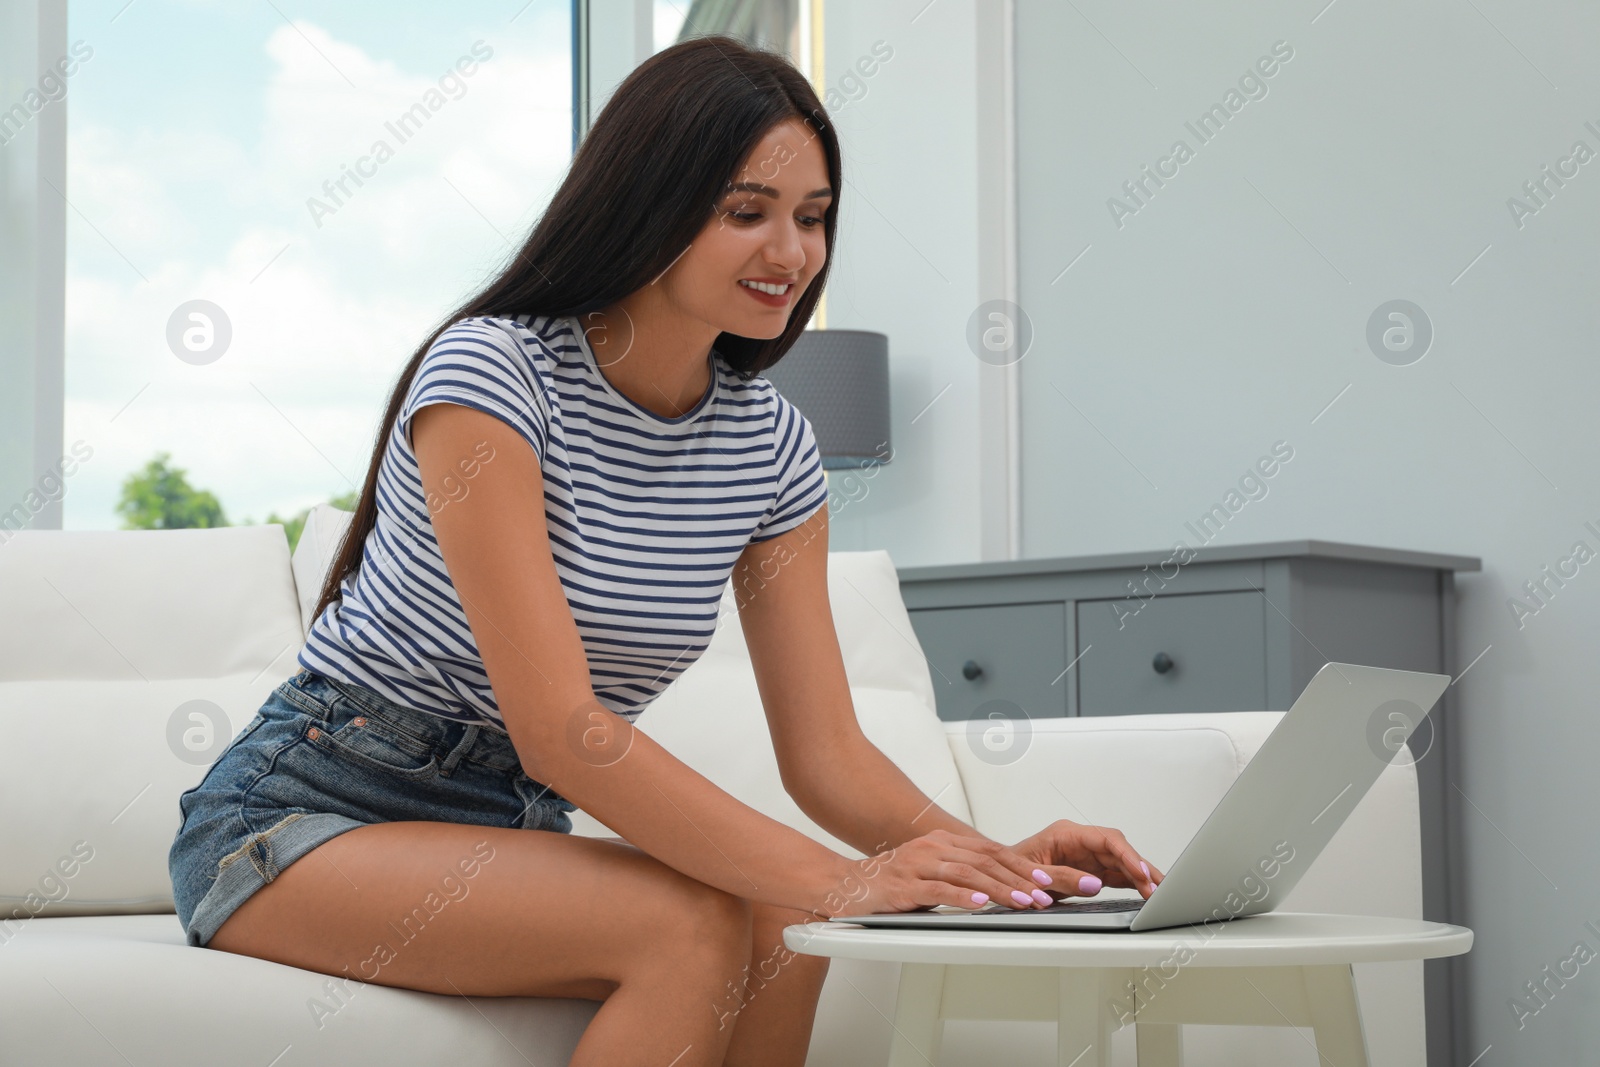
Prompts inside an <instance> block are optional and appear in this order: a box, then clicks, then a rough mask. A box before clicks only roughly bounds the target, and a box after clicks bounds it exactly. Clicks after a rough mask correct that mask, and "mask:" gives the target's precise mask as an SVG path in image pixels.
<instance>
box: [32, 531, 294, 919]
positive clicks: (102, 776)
mask: <svg viewBox="0 0 1600 1067" xmlns="http://www.w3.org/2000/svg"><path fill="white" fill-rule="evenodd" d="M275 532H278V531H275ZM278 536H279V537H280V538H281V537H282V533H281V532H278ZM3 554H4V553H0V555H3ZM292 670H293V664H292V662H289V661H287V660H286V661H285V663H284V664H283V665H282V666H280V667H279V668H276V669H271V670H268V669H258V670H256V671H254V672H252V673H250V674H237V675H229V676H227V677H224V678H189V679H177V680H175V679H163V678H155V679H152V680H150V681H148V682H141V681H133V682H126V681H110V680H104V679H76V680H48V681H20V682H18V681H10V682H0V734H3V736H4V737H5V739H6V743H5V744H4V745H0V811H4V812H5V813H6V817H5V818H4V819H0V859H3V862H0V923H5V924H6V925H9V924H10V921H11V920H15V919H21V918H25V917H27V916H32V915H45V916H49V915H84V914H116V913H133V912H154V911H167V912H170V911H172V910H173V900H172V881H171V878H170V876H169V874H168V872H167V853H168V850H169V849H170V848H171V846H172V839H173V838H174V837H175V836H176V834H177V832H178V823H179V812H178V794H180V793H182V792H183V791H184V790H186V789H188V788H190V787H191V786H194V785H197V784H199V782H200V780H201V778H203V777H204V776H205V773H206V771H207V770H209V769H210V766H211V764H212V762H213V761H214V760H215V759H216V757H217V756H218V755H219V754H220V753H221V752H222V749H223V748H224V747H226V746H227V744H228V742H229V741H231V740H232V739H233V738H234V737H235V736H237V735H238V733H239V732H240V731H241V730H243V729H244V727H245V726H246V725H247V724H249V722H250V721H251V720H252V719H253V718H254V717H255V714H256V711H257V710H258V709H259V708H260V707H261V705H262V703H263V702H264V701H265V700H266V698H267V694H268V693H269V692H271V690H272V689H273V688H274V687H275V686H277V685H278V683H279V682H281V681H283V679H284V678H285V677H286V676H287V675H288V674H289V673H292Z"/></svg>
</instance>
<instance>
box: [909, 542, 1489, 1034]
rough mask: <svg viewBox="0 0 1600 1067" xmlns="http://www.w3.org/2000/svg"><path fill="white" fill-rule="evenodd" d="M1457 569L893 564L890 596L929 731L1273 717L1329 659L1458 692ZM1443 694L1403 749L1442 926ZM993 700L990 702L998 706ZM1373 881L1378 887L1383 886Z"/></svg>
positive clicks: (1328, 547)
mask: <svg viewBox="0 0 1600 1067" xmlns="http://www.w3.org/2000/svg"><path fill="white" fill-rule="evenodd" d="M1480 569H1481V562H1480V561H1479V560H1478V559H1476V558H1473V557H1468V556H1448V555H1440V554H1436V553H1428V552H1413V551H1407V550H1400V549H1388V548H1377V547H1371V546H1366V545H1351V544H1340V543H1335V542H1329V541H1280V542H1273V543H1270V544H1254V545H1227V546H1215V547H1206V548H1201V549H1190V548H1187V546H1180V547H1179V548H1178V549H1174V550H1170V551H1159V552H1127V553H1116V554H1111V555H1100V556H1076V557H1070V556H1069V557H1063V558H1057V559H1036V560H1012V561H1006V562H1000V563H973V564H953V565H946V566H934V567H907V568H903V569H901V571H900V591H901V594H902V596H903V597H904V599H905V603H906V607H907V608H908V609H909V610H910V613H911V623H912V626H913V628H914V629H915V630H916V634H917V640H918V641H919V642H920V643H921V645H922V650H923V652H924V654H925V655H926V656H927V658H928V666H929V668H930V673H931V675H932V677H933V684H934V690H935V693H936V695H937V699H938V705H939V717H940V718H942V719H968V718H972V717H973V716H974V714H975V713H978V712H979V709H980V708H983V709H984V714H988V713H990V712H992V711H994V710H996V709H1004V710H1005V712H1006V714H1008V715H1010V716H1012V717H1016V716H1017V714H1018V711H1017V710H1013V707H1012V706H1014V709H1020V712H1021V713H1022V714H1025V715H1027V716H1028V717H1030V718H1037V717H1040V716H1052V715H1136V714H1145V713H1152V712H1206V711H1261V710H1264V709H1270V710H1280V711H1281V710H1285V709H1287V708H1288V707H1289V705H1290V704H1292V703H1294V699H1295V697H1297V696H1299V695H1300V691H1301V690H1302V689H1304V688H1305V686H1306V683H1307V682H1309V681H1310V680H1311V676H1312V675H1314V674H1315V673H1316V672H1317V670H1318V669H1320V668H1321V667H1322V665H1323V664H1324V663H1327V662H1328V661H1330V660H1336V661H1339V662H1345V663H1363V664H1369V665H1371V666H1375V667H1392V668H1398V669H1403V670H1418V671H1431V672H1435V673H1439V674H1449V675H1451V676H1452V677H1455V676H1456V674H1457V671H1458V670H1459V669H1460V667H1461V665H1460V664H1459V663H1458V662H1457V649H1456V647H1455V575H1456V573H1457V572H1466V571H1477V570H1480ZM1454 700H1455V688H1454V686H1452V687H1451V688H1449V689H1447V690H1446V692H1445V695H1444V697H1442V698H1441V699H1440V701H1439V704H1438V705H1436V706H1435V707H1434V708H1433V710H1432V711H1430V712H1429V714H1428V717H1427V719H1425V720H1424V722H1423V724H1422V725H1420V726H1419V727H1418V728H1417V729H1416V731H1415V732H1414V733H1413V735H1412V740H1411V742H1410V743H1411V746H1412V749H1413V752H1414V753H1416V754H1417V778H1418V788H1419V790H1420V794H1421V795H1420V807H1421V821H1422V851H1423V855H1422V867H1423V914H1424V917H1425V918H1427V919H1431V920H1435V921H1438V922H1453V921H1455V918H1454V915H1453V911H1454V909H1453V908H1452V906H1451V905H1452V898H1453V897H1454V896H1455V894H1454V893H1452V887H1453V886H1456V885H1458V884H1459V882H1458V878H1457V872H1456V869H1455V868H1456V860H1457V857H1458V856H1459V850H1458V848H1456V847H1455V846H1454V834H1455V827H1456V825H1458V822H1457V813H1456V810H1455V805H1454V803H1453V798H1452V796H1451V794H1450V786H1449V782H1450V781H1452V780H1453V778H1454V770H1453V766H1454V763H1455V760H1454V755H1453V744H1452V740H1451V736H1450V724H1451V722H1452V721H1453V719H1454V715H1453V714H1452V709H1453V705H1454ZM995 702H1002V703H995ZM1380 884H1381V881H1380ZM1426 968H1427V970H1426V974H1427V988H1428V1044H1429V1052H1430V1055H1429V1059H1430V1061H1432V1062H1435V1063H1438V1062H1443V1060H1441V1059H1439V1058H1438V1057H1439V1056H1440V1054H1448V1050H1449V1048H1450V1045H1451V1040H1450V1038H1451V1036H1452V1035H1451V1033H1450V1031H1451V1026H1450V1022H1451V1018H1450V1017H1451V1014H1452V1012H1451V1002H1450V990H1451V985H1452V983H1450V982H1449V974H1450V971H1449V968H1450V961H1448V960H1430V961H1428V962H1427V964H1426Z"/></svg>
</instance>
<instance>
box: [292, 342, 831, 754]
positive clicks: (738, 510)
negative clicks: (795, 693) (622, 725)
mask: <svg viewBox="0 0 1600 1067" xmlns="http://www.w3.org/2000/svg"><path fill="white" fill-rule="evenodd" d="M707 359H708V362H709V364H710V368H711V381H710V384H709V385H708V387H707V389H706V392H705V395H704V396H702V397H701V398H700V401H699V402H698V403H697V404H696V405H695V406H694V408H693V409H691V410H690V411H688V412H686V413H684V414H683V415H681V416H679V417H678V418H665V417H663V416H660V415H657V414H655V413H653V412H650V411H648V410H646V409H644V408H642V407H640V406H639V405H638V404H635V403H634V402H633V401H631V400H629V399H628V398H627V397H625V396H623V395H622V394H621V393H620V392H618V391H617V390H616V388H614V387H613V386H612V385H611V383H610V382H608V381H607V380H606V379H605V377H604V375H603V374H601V372H600V370H599V368H598V367H597V366H596V365H595V359H594V353H593V351H591V349H590V348H589V344H588V341H587V340H586V339H585V338H584V336H583V331H582V330H581V329H580V328H579V326H578V324H577V322H576V320H575V319H573V318H572V317H570V316H560V317H556V316H544V315H528V314H524V315H518V316H516V317H514V318H499V317H489V316H478V317H473V318H466V319H462V320H461V321H459V322H457V323H454V324H453V325H451V326H450V327H449V328H448V329H446V330H445V331H444V332H443V333H441V334H440V335H439V338H438V340H437V341H435V342H434V344H433V345H432V346H431V347H430V348H429V349H428V351H427V352H426V353H425V354H424V356H423V359H422V363H421V365H420V366H419V367H418V368H417V374H416V377H415V378H414V379H413V381H412V384H411V387H410V389H409V390H408V391H407V393H406V397H405V401H404V403H403V404H402V406H401V408H400V412H399V416H398V418H396V420H395V424H394V429H393V430H392V431H391V432H390V434H389V439H388V442H387V444H386V446H385V448H384V453H383V456H382V458H381V460H380V463H379V468H378V480H377V502H378V515H377V522H376V525H375V526H374V528H373V530H372V532H371V533H370V534H368V535H367V539H366V543H365V545H364V546H363V550H362V555H361V564H360V567H359V568H358V569H357V570H356V571H355V572H353V573H352V574H351V575H350V577H348V578H346V579H345V580H344V581H343V582H342V583H341V585H340V587H339V588H340V599H338V600H335V601H333V602H332V603H331V604H329V605H328V607H327V608H326V609H325V610H324V611H323V612H322V614H321V615H319V616H318V617H317V618H316V619H315V620H314V621H313V622H312V624H311V630H310V633H309V635H308V636H307V639H306V644H305V647H304V648H303V649H302V650H301V652H300V657H299V662H300V664H301V666H303V667H307V668H309V669H311V670H313V671H316V672H317V673H319V674H323V675H327V676H328V677H331V678H336V679H339V680H341V681H347V682H354V683H355V684H357V685H361V686H365V687H367V688H368V689H373V690H376V691H377V692H379V693H382V694H383V695H384V696H386V697H388V698H389V699H391V700H394V701H396V702H398V703H400V704H402V705H404V706H406V707H410V708H417V709H420V710H423V711H429V712H433V713H436V714H439V715H442V716H445V717H447V718H450V719H456V720H460V721H464V722H477V723H486V724H489V725H491V726H492V727H493V728H495V729H497V730H501V731H504V730H505V724H504V721H503V720H502V718H501V716H500V711H499V708H498V706H497V705H496V702H495V698H494V693H493V691H492V690H491V688H490V686H489V678H488V675H487V674H486V673H485V671H484V668H483V661H482V659H481V658H480V657H479V655H478V648H477V644H476V642H475V641H474V640H473V637H472V631H471V629H470V627H469V626H468V624H467V618H466V615H465V613H464V612H463V611H462V608H461V601H460V599H459V598H458V597H457V595H456V592H455V588H454V586H453V585H452V584H451V581H450V577H449V575H448V573H446V570H445V565H444V560H443V558H442V556H441V555H440V553H439V543H438V541H437V540H436V539H435V537H434V531H433V523H432V519H431V512H430V511H429V508H428V501H426V500H425V499H424V497H423V492H422V484H421V477H420V474H419V471H418V467H417V457H416V453H415V452H414V451H413V450H412V447H411V440H410V426H411V419H412V416H413V415H414V414H415V413H416V412H417V411H418V409H420V408H422V407H423V406H425V405H427V404H430V403H435V402H439V401H445V402H448V403H452V404H463V405H465V406H467V407H472V408H476V409H478V410H480V411H484V412H487V413H488V414H490V415H493V416H495V417H496V418H498V419H501V420H503V421H505V422H506V423H509V424H510V425H511V427H512V428H513V429H515V430H516V431H517V433H518V434H519V435H520V436H521V437H522V438H523V439H524V440H526V441H527V442H528V444H529V445H530V446H531V447H532V448H533V450H534V452H535V454H537V455H538V457H539V460H540V468H541V470H542V472H543V476H544V503H545V519H546V524H547V526H548V529H549V535H550V549H551V552H552V554H553V556H554V557H555V565H556V572H557V573H558V575H559V576H560V578H561V584H562V586H563V587H564V588H565V591H566V594H567V603H568V605H569V606H570V607H571V609H572V614H573V618H574V619H575V621H576V622H577V626H578V633H579V635H580V637H581V638H582V641H583V648H584V652H585V655H586V658H587V660H588V665H589V679H590V683H591V685H592V687H593V689H594V694H595V697H596V698H597V699H598V700H599V701H600V702H601V703H602V704H604V705H605V706H606V707H608V708H610V709H611V710H612V711H615V712H617V713H619V714H621V715H623V716H625V717H626V718H628V719H629V720H630V721H632V720H633V719H635V718H637V716H638V714H639V713H640V712H641V711H643V710H644V708H645V706H646V705H647V704H649V703H650V701H651V700H653V699H654V698H655V697H656V696H657V695H658V694H659V693H660V692H661V691H662V690H664V689H665V688H666V687H667V686H668V685H669V684H670V683H671V682H672V681H673V680H674V679H675V678H677V677H678V675H680V674H682V673H683V672H684V671H685V670H686V669H688V667H689V665H690V664H692V663H694V662H695V660H696V659H698V658H699V656H700V654H701V653H702V652H704V651H705V649H706V647H707V645H708V644H709V643H710V640H711V635H712V632H713V631H714V630H715V629H716V626H717V624H718V618H717V614H718V610H717V609H718V604H719V602H720V600H721V596H722V590H723V587H724V586H725V585H726V584H727V581H728V578H729V575H730V574H731V573H732V571H733V566H734V564H735V563H736V562H737V560H738V558H739V554H740V553H741V552H742V551H743V550H744V548H745V546H746V545H747V544H749V543H750V542H752V541H764V540H767V539H769V538H772V537H776V536H778V535H779V534H781V533H784V532H785V531H787V530H790V529H793V528H794V527H796V526H799V525H800V524H801V523H802V522H804V521H805V520H806V519H807V518H809V517H810V516H811V515H812V514H814V513H815V512H816V511H817V509H818V508H819V507H821V506H823V505H824V504H825V503H826V501H827V486H826V483H825V482H824V480H823V474H822V463H821V458H820V456H819V453H818V451H817V445H816V440H815V438H814V437H813V436H812V431H811V424H810V423H809V422H808V421H807V420H806V418H805V416H804V415H802V414H801V413H800V411H799V409H798V408H795V407H794V406H793V405H791V404H790V403H789V402H788V401H787V400H785V399H784V398H783V397H782V396H780V395H779V394H778V392H777V390H776V389H774V388H773V387H772V383H770V382H769V381H767V380H766V379H765V378H762V377H754V378H751V379H748V380H746V379H744V378H741V377H740V376H739V375H738V373H737V372H735V371H734V370H733V368H732V367H730V366H728V364H727V363H726V361H724V360H723V358H722V357H721V356H720V355H719V354H718V353H716V352H715V351H714V350H713V352H712V353H711V354H710V355H709V356H708V357H707ZM476 458H477V459H479V460H481V459H483V457H481V456H480V457H476ZM488 462H493V458H492V456H490V457H489V458H488ZM465 469H466V470H468V471H473V470H474V468H473V467H472V464H471V463H470V462H469V463H468V465H467V467H466V468H465ZM474 473H475V471H474ZM463 483H464V486H465V488H466V491H467V492H470V491H471V490H470V485H471V483H470V481H469V480H466V479H465V476H463ZM449 506H452V505H451V504H450V502H449V501H448V500H442V499H440V498H437V497H436V498H435V499H434V501H433V507H434V509H435V510H439V509H440V508H442V507H449Z"/></svg>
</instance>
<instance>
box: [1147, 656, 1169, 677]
mask: <svg viewBox="0 0 1600 1067" xmlns="http://www.w3.org/2000/svg"><path fill="white" fill-rule="evenodd" d="M1150 666H1152V667H1154V668H1155V671H1156V673H1157V674H1166V673H1167V672H1168V671H1170V670H1171V669H1172V657H1171V656H1169V655H1167V654H1166V653H1165V652H1157V653H1156V658H1155V659H1153V660H1151V661H1150Z"/></svg>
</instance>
